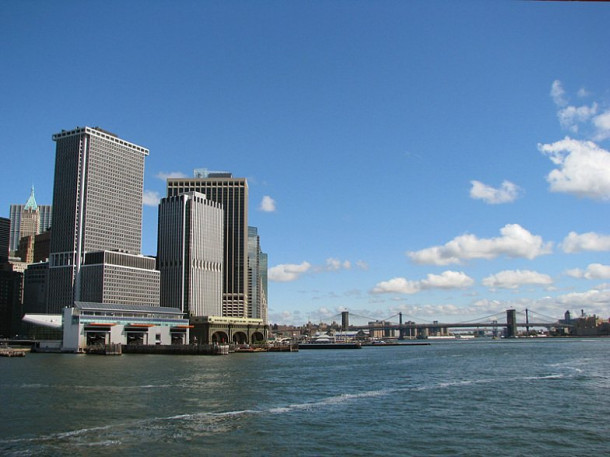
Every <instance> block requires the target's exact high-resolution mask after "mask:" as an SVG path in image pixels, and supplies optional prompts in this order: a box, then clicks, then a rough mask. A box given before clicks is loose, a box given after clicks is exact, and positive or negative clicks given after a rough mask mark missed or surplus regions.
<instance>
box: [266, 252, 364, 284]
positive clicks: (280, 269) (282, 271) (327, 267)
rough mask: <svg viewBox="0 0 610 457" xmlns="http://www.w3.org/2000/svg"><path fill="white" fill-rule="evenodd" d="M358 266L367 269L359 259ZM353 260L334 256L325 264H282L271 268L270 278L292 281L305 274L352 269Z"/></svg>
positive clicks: (279, 280)
mask: <svg viewBox="0 0 610 457" xmlns="http://www.w3.org/2000/svg"><path fill="white" fill-rule="evenodd" d="M356 266H357V267H358V268H360V269H363V270H365V269H367V268H368V266H367V264H366V263H365V262H363V261H361V260H359V261H358V262H357V263H356ZM351 269H352V262H350V261H349V260H339V259H335V258H332V257H329V258H328V259H326V262H325V263H324V264H323V265H312V264H311V263H309V262H302V263H300V264H282V265H276V266H275V267H272V268H270V269H269V280H271V281H275V282H291V281H296V280H297V279H300V278H301V276H303V275H304V274H306V273H308V274H321V273H326V272H330V271H340V270H351Z"/></svg>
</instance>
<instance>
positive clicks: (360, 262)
mask: <svg viewBox="0 0 610 457" xmlns="http://www.w3.org/2000/svg"><path fill="white" fill-rule="evenodd" d="M356 266H357V267H358V268H360V269H361V270H368V269H369V264H368V263H366V262H365V261H364V260H358V261H357V262H356Z"/></svg>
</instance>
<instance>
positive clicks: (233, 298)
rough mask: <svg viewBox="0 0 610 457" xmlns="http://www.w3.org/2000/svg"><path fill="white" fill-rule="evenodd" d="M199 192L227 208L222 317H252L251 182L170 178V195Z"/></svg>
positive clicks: (217, 175)
mask: <svg viewBox="0 0 610 457" xmlns="http://www.w3.org/2000/svg"><path fill="white" fill-rule="evenodd" d="M193 191H194V192H199V193H202V194H205V196H206V198H207V199H209V200H211V201H213V202H216V203H219V204H221V205H222V207H223V208H224V278H223V297H222V315H223V316H226V317H243V318H247V317H248V182H247V180H246V178H234V177H233V175H232V174H231V173H227V172H208V171H207V170H205V169H199V170H195V178H170V179H168V180H167V196H168V197H174V196H177V195H180V194H184V193H186V192H193Z"/></svg>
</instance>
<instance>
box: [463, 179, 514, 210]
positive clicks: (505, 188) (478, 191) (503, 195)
mask: <svg viewBox="0 0 610 457" xmlns="http://www.w3.org/2000/svg"><path fill="white" fill-rule="evenodd" d="M470 184H472V187H471V188H470V197H471V198H473V199H475V200H483V201H484V202H485V203H489V204H491V205H497V204H500V203H511V202H514V201H515V200H516V199H517V198H518V197H519V195H520V193H521V189H520V187H519V186H517V185H516V184H513V183H512V182H510V181H506V180H505V181H503V182H502V185H501V186H500V187H499V188H494V187H492V186H488V185H487V184H483V183H482V182H480V181H470Z"/></svg>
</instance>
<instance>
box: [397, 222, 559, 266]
mask: <svg viewBox="0 0 610 457" xmlns="http://www.w3.org/2000/svg"><path fill="white" fill-rule="evenodd" d="M500 233H501V236H500V237H496V238H487V239H485V238H483V239H480V238H477V237H476V236H475V235H471V234H465V235H461V236H458V237H456V238H454V239H453V240H451V241H449V242H448V243H446V244H445V245H443V246H434V247H431V248H427V249H422V250H421V251H415V252H408V253H407V256H409V257H410V258H411V260H412V261H414V262H415V263H419V264H429V265H449V264H452V263H462V261H464V260H470V259H494V258H496V257H499V256H501V255H505V256H507V257H521V258H526V259H533V258H535V257H538V256H540V255H543V254H549V253H550V252H551V250H552V243H545V242H543V240H542V237H540V236H537V235H532V234H531V233H530V232H529V231H527V230H526V229H524V228H523V227H521V226H520V225H519V224H508V225H505V226H504V227H502V229H501V230H500Z"/></svg>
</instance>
